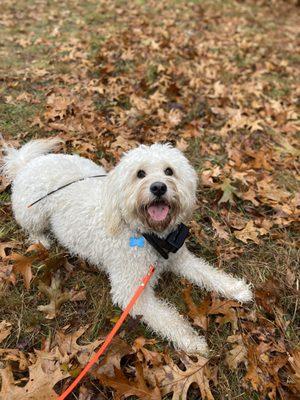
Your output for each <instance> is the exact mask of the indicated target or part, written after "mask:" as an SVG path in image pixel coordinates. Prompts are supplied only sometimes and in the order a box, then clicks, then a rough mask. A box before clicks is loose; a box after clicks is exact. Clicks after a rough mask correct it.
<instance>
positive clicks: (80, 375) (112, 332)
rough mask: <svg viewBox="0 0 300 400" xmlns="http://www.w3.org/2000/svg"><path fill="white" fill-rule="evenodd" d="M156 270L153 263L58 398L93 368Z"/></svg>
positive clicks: (65, 393) (69, 391) (62, 398)
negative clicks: (74, 377) (115, 320)
mask: <svg viewBox="0 0 300 400" xmlns="http://www.w3.org/2000/svg"><path fill="white" fill-rule="evenodd" d="M154 271H155V268H154V266H153V265H150V268H149V271H148V274H147V275H145V276H144V278H143V280H142V283H141V284H140V286H139V287H138V288H137V290H136V292H135V293H134V295H133V296H132V298H131V300H130V302H129V303H128V305H127V307H126V308H125V310H124V311H123V313H122V315H121V317H120V318H119V319H118V321H117V322H116V324H115V326H114V327H113V328H112V330H111V331H110V333H109V334H108V335H107V337H106V339H105V341H104V343H103V344H102V346H101V347H100V349H99V350H98V351H97V353H96V354H95V355H94V356H93V357H92V358H91V359H90V361H89V362H88V363H87V365H86V366H85V367H84V369H83V370H82V371H81V372H80V374H79V375H78V376H77V378H76V379H75V380H74V381H73V382H72V383H71V385H70V386H69V387H68V388H67V389H66V390H65V391H64V392H63V393H62V394H61V395H60V396H59V397H58V400H64V399H65V398H66V397H67V396H68V395H69V394H70V393H71V392H72V390H73V389H74V388H75V387H76V386H77V385H78V383H79V382H80V381H81V379H82V378H83V377H84V376H85V375H86V374H87V372H88V371H89V370H90V369H91V367H92V366H93V365H94V364H95V363H96V362H97V360H98V359H99V357H100V356H101V355H102V354H103V353H104V351H105V350H106V349H107V347H108V345H109V344H110V342H111V341H112V339H113V337H114V336H115V334H116V333H117V332H118V330H119V329H120V327H121V325H122V324H123V322H124V321H125V319H126V317H127V315H128V314H129V313H130V311H131V309H132V307H133V306H134V304H135V302H136V301H137V299H138V298H139V297H140V295H141V294H142V293H143V291H144V289H145V287H146V286H147V284H148V282H149V281H150V279H151V277H152V275H153V273H154Z"/></svg>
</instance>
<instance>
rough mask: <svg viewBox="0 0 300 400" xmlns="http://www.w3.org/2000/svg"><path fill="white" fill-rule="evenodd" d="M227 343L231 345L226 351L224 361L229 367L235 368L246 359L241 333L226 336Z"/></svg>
mask: <svg viewBox="0 0 300 400" xmlns="http://www.w3.org/2000/svg"><path fill="white" fill-rule="evenodd" d="M227 342H228V343H232V344H233V347H232V348H231V349H230V350H229V351H228V352H227V353H226V358H225V359H226V363H227V365H228V367H229V368H232V369H237V367H238V366H239V364H240V363H242V362H243V363H245V362H246V361H247V357H246V356H247V348H246V346H245V344H244V342H243V337H242V335H240V334H238V335H232V336H228V338H227Z"/></svg>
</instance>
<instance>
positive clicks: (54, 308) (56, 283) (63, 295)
mask: <svg viewBox="0 0 300 400" xmlns="http://www.w3.org/2000/svg"><path fill="white" fill-rule="evenodd" d="M39 289H40V291H41V292H42V293H44V294H45V295H46V296H47V297H48V298H49V300H50V303H49V304H47V305H41V306H38V308H37V309H38V310H39V311H42V312H44V313H45V314H46V315H45V318H47V319H53V318H55V317H56V316H57V313H58V312H59V309H60V307H61V305H62V304H63V303H65V302H66V301H69V300H70V301H81V300H85V298H86V297H85V291H84V290H81V291H79V292H76V291H75V290H71V291H68V290H65V291H61V279H60V277H59V273H56V274H55V275H54V276H53V277H52V279H51V285H50V286H47V285H45V283H44V282H42V281H41V282H40V283H39Z"/></svg>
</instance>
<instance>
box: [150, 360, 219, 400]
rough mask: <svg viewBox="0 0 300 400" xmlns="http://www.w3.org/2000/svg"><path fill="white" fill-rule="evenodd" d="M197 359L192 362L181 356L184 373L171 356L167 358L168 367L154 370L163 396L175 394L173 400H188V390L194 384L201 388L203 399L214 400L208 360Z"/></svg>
mask: <svg viewBox="0 0 300 400" xmlns="http://www.w3.org/2000/svg"><path fill="white" fill-rule="evenodd" d="M195 358H196V359H197V361H192V360H191V359H190V357H189V356H188V355H186V354H183V353H181V354H180V360H181V362H182V363H183V364H184V367H185V370H184V371H183V370H182V369H180V368H179V367H178V365H176V364H175V363H174V361H173V360H172V359H171V358H170V357H169V356H165V360H166V365H164V366H163V367H157V368H154V369H153V374H154V376H155V378H156V380H157V382H159V386H160V387H161V393H162V395H163V396H165V395H167V394H169V393H171V392H173V396H172V400H188V397H187V394H188V390H189V388H190V386H191V385H192V384H193V383H194V384H196V385H197V386H198V387H199V390H200V393H201V396H202V399H206V400H214V397H213V395H212V393H211V390H210V386H209V380H210V371H209V368H208V365H207V364H208V359H207V358H204V357H201V356H195Z"/></svg>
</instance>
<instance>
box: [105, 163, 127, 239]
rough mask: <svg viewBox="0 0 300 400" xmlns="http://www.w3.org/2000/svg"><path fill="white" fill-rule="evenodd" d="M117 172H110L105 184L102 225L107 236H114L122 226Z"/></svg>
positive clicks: (115, 170) (114, 170)
mask: <svg viewBox="0 0 300 400" xmlns="http://www.w3.org/2000/svg"><path fill="white" fill-rule="evenodd" d="M118 172H119V171H118V170H117V168H115V169H113V170H112V171H110V173H109V174H108V176H107V178H106V184H105V204H104V224H105V229H106V231H107V233H108V234H109V235H116V234H117V233H118V232H120V230H121V226H122V224H123V221H122V215H121V210H120V189H118Z"/></svg>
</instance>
